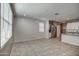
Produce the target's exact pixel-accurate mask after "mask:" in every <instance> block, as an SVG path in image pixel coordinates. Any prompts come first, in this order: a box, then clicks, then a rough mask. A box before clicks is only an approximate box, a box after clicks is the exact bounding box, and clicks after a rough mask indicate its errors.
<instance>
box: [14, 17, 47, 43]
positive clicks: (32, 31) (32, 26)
mask: <svg viewBox="0 0 79 59" xmlns="http://www.w3.org/2000/svg"><path fill="white" fill-rule="evenodd" d="M39 22H43V23H44V25H45V26H44V32H39ZM46 24H47V22H46V21H42V20H34V19H28V18H25V17H17V18H15V21H14V40H15V42H22V41H28V40H35V39H40V38H47V34H48V31H47V30H46V28H47V27H46Z"/></svg>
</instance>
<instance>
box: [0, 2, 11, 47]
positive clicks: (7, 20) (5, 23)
mask: <svg viewBox="0 0 79 59" xmlns="http://www.w3.org/2000/svg"><path fill="white" fill-rule="evenodd" d="M11 36H12V11H11V8H10V5H9V4H8V3H1V47H2V46H3V45H4V44H5V43H6V42H7V41H8V40H9V39H10V38H11Z"/></svg>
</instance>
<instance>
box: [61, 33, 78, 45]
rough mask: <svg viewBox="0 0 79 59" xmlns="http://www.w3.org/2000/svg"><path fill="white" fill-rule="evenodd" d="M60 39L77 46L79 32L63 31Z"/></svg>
mask: <svg viewBox="0 0 79 59" xmlns="http://www.w3.org/2000/svg"><path fill="white" fill-rule="evenodd" d="M61 41H62V42H65V43H69V44H72V45H76V46H79V34H77V33H63V34H62V35H61Z"/></svg>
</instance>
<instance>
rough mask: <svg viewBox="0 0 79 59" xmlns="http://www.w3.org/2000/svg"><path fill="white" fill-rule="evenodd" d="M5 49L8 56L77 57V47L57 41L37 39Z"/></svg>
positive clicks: (78, 54)
mask: <svg viewBox="0 0 79 59" xmlns="http://www.w3.org/2000/svg"><path fill="white" fill-rule="evenodd" d="M11 46H12V49H11V47H9V48H8V49H7V51H10V50H11V52H7V53H8V54H9V55H10V56H79V47H78V46H74V45H70V44H66V43H62V42H61V41H59V40H58V39H39V40H32V41H26V42H19V43H14V44H13V45H11Z"/></svg>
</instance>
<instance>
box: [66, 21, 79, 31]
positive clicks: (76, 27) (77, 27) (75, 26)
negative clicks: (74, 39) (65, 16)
mask: <svg viewBox="0 0 79 59" xmlns="http://www.w3.org/2000/svg"><path fill="white" fill-rule="evenodd" d="M66 31H67V32H79V22H73V23H68V24H67V29H66Z"/></svg>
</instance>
